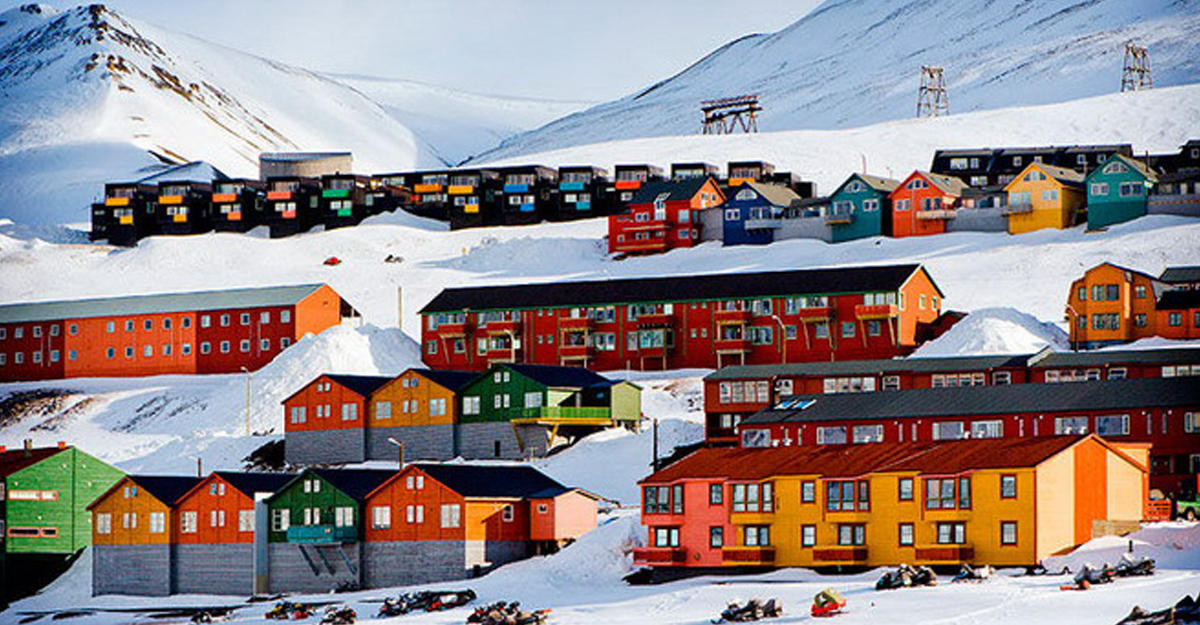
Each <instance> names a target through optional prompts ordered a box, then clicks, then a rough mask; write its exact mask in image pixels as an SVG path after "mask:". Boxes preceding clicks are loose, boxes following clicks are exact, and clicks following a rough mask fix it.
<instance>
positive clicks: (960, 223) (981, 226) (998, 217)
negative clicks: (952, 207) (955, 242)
mask: <svg viewBox="0 0 1200 625" xmlns="http://www.w3.org/2000/svg"><path fill="white" fill-rule="evenodd" d="M946 232H1008V218H1007V217H1005V216H1004V215H1003V214H1002V213H1001V212H1000V209H999V208H961V209H959V210H958V211H956V212H955V213H954V219H949V220H947V221H946Z"/></svg>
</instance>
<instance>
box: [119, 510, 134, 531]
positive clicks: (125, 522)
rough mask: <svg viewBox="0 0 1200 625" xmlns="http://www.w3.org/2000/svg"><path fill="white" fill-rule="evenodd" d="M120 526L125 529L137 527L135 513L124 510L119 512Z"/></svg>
mask: <svg viewBox="0 0 1200 625" xmlns="http://www.w3.org/2000/svg"><path fill="white" fill-rule="evenodd" d="M121 527H123V528H125V529H127V530H128V529H137V513H136V512H125V513H122V514H121Z"/></svg>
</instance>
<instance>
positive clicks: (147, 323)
mask: <svg viewBox="0 0 1200 625" xmlns="http://www.w3.org/2000/svg"><path fill="white" fill-rule="evenodd" d="M142 329H143V330H153V329H154V320H153V319H144V320H143V321H142Z"/></svg>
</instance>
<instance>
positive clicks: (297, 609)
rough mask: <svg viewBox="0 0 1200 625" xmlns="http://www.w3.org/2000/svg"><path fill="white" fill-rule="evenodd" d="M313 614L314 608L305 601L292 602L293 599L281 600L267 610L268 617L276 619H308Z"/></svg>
mask: <svg viewBox="0 0 1200 625" xmlns="http://www.w3.org/2000/svg"><path fill="white" fill-rule="evenodd" d="M310 616H312V610H310V609H309V608H308V606H306V605H304V604H303V603H292V602H291V601H280V602H278V603H276V604H275V607H273V608H271V609H270V610H268V611H267V614H266V617H267V618H269V619H271V620H274V621H286V620H288V619H296V620H300V619H306V618H308V617H310Z"/></svg>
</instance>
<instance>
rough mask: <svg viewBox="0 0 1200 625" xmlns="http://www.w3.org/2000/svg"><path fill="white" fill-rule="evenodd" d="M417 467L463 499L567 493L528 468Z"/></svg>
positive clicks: (428, 464) (552, 480) (564, 488)
mask: <svg viewBox="0 0 1200 625" xmlns="http://www.w3.org/2000/svg"><path fill="white" fill-rule="evenodd" d="M414 466H416V467H417V468H419V469H421V470H422V471H424V472H425V473H426V474H428V475H429V477H431V478H433V479H435V480H437V481H438V482H441V483H442V484H444V485H446V487H448V488H450V489H451V490H453V491H454V492H456V493H458V494H460V495H462V496H463V497H520V498H526V497H531V496H533V495H535V494H540V493H544V492H548V491H552V490H554V489H559V493H558V494H561V493H563V492H566V491H567V490H568V489H567V487H565V486H563V485H562V484H560V483H559V482H558V481H557V480H555V479H553V478H551V477H550V476H548V475H546V474H545V473H542V472H541V471H539V470H537V469H535V468H533V467H531V466H527V465H479V464H434V463H416V464H415V465H414ZM539 496H543V497H544V496H546V495H539Z"/></svg>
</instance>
